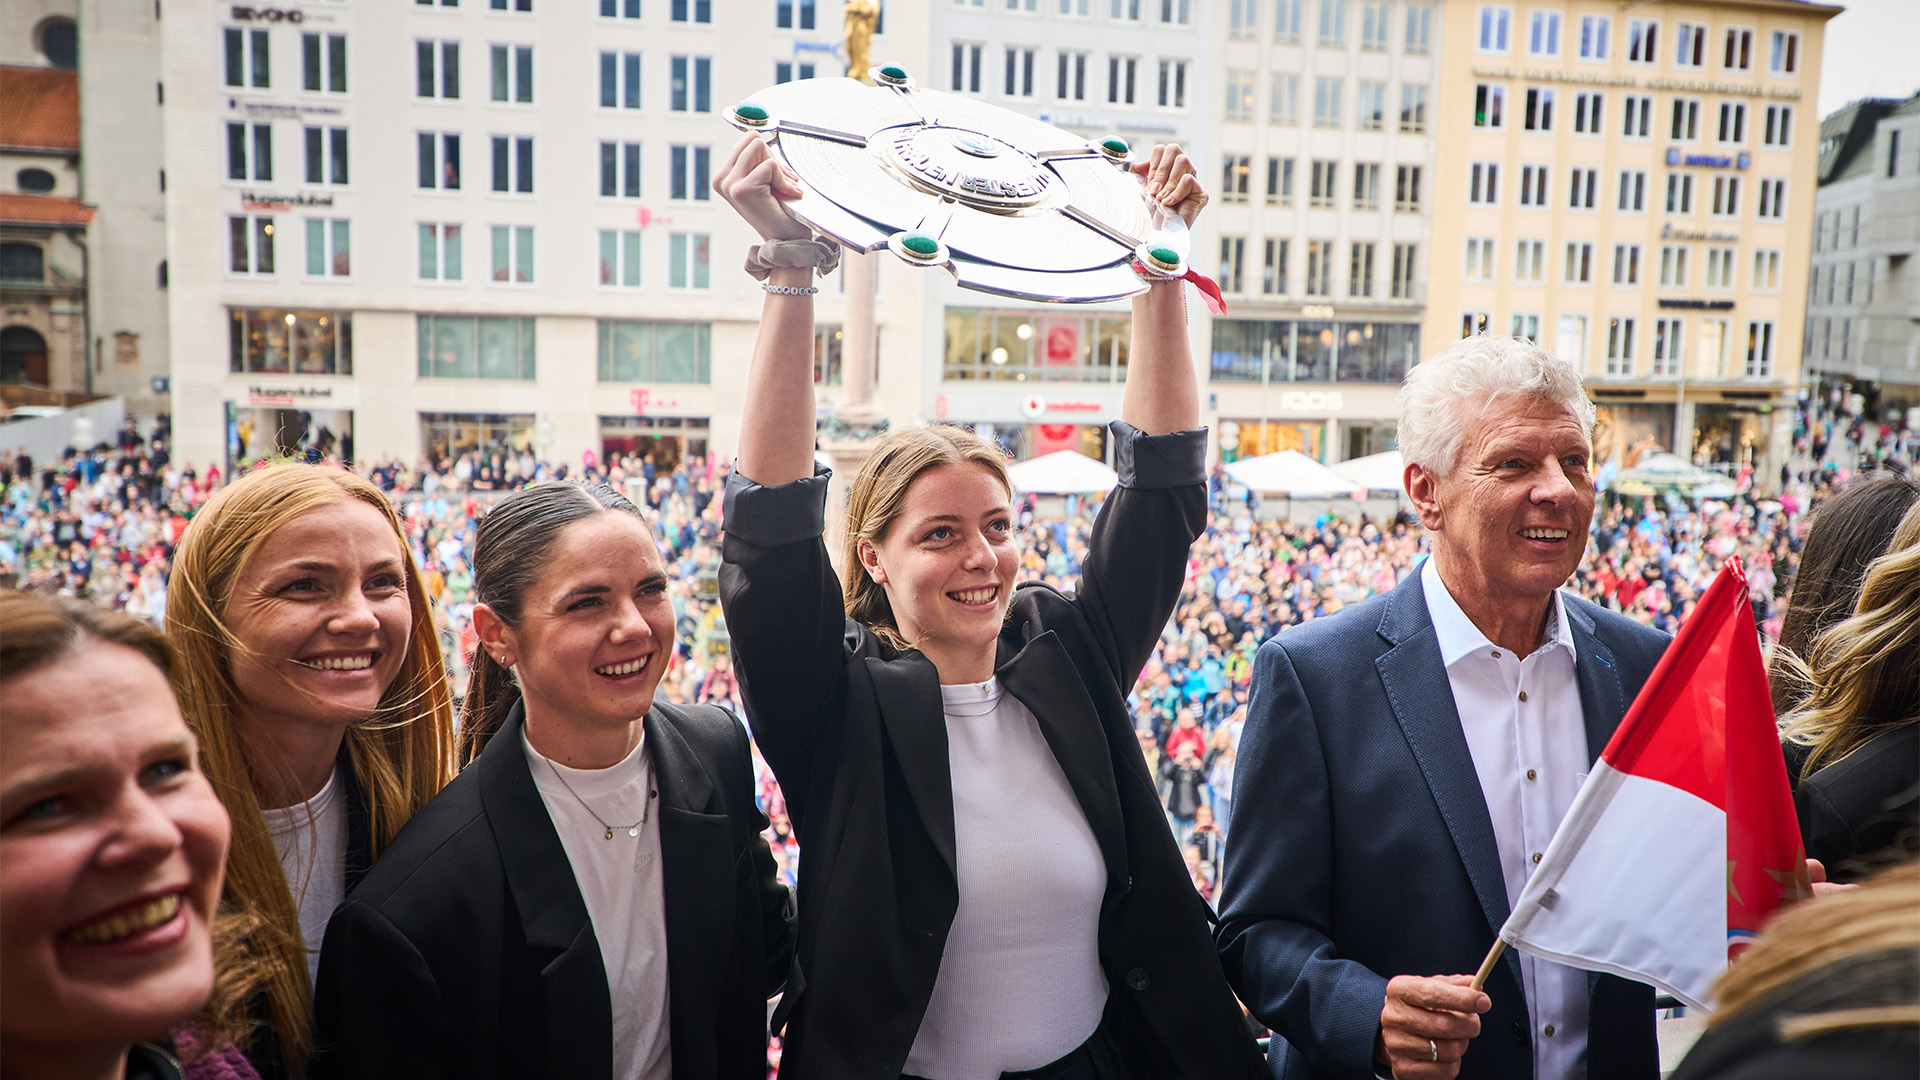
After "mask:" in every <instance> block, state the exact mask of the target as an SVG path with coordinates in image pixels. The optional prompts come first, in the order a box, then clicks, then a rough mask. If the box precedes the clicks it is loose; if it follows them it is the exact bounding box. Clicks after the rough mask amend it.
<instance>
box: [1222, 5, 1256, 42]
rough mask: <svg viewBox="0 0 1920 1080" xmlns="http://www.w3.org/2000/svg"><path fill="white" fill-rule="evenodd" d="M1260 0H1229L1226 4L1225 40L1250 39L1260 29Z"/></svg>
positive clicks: (1252, 38)
mask: <svg viewBox="0 0 1920 1080" xmlns="http://www.w3.org/2000/svg"><path fill="white" fill-rule="evenodd" d="M1260 7H1261V0H1231V2H1230V3H1229V4H1228V5H1227V40H1228V41H1252V40H1254V36H1255V34H1256V33H1257V32H1258V31H1259V29H1260Z"/></svg>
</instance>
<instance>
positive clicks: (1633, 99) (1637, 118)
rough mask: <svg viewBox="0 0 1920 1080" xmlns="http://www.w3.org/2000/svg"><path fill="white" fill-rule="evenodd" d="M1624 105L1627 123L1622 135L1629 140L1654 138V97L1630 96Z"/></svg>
mask: <svg viewBox="0 0 1920 1080" xmlns="http://www.w3.org/2000/svg"><path fill="white" fill-rule="evenodd" d="M1622 104H1624V105H1625V106H1626V108H1625V109H1624V110H1623V112H1624V113H1625V116H1626V123H1625V125H1623V126H1622V128H1621V131H1620V134H1622V135H1625V136H1626V137H1627V138H1629V139H1646V138H1651V137H1652V136H1653V97H1652V95H1649V94H1628V95H1626V97H1625V98H1624V99H1623V102H1622Z"/></svg>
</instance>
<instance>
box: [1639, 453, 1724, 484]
mask: <svg viewBox="0 0 1920 1080" xmlns="http://www.w3.org/2000/svg"><path fill="white" fill-rule="evenodd" d="M1619 478H1620V479H1621V480H1623V481H1638V482H1639V483H1642V484H1652V485H1654V486H1655V487H1697V486H1699V485H1701V484H1710V483H1713V482H1715V481H1718V482H1721V483H1725V482H1726V479H1727V478H1726V477H1724V476H1721V475H1720V474H1719V473H1717V472H1713V471H1711V470H1709V469H1702V468H1699V467H1697V466H1695V465H1694V464H1693V463H1692V462H1690V461H1688V460H1687V459H1685V458H1683V457H1681V456H1680V455H1678V454H1667V453H1660V454H1648V455H1647V456H1646V457H1643V458H1641V459H1640V460H1639V462H1638V463H1636V464H1635V465H1634V466H1633V467H1632V468H1630V469H1622V470H1620V477H1619Z"/></svg>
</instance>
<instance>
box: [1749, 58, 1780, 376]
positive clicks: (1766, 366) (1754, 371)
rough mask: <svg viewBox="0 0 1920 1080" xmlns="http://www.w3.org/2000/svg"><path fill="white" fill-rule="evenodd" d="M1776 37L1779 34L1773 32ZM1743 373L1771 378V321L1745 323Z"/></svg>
mask: <svg viewBox="0 0 1920 1080" xmlns="http://www.w3.org/2000/svg"><path fill="white" fill-rule="evenodd" d="M1774 36H1775V37H1776V38H1777V37H1779V36H1780V35H1778V34H1775V35H1774ZM1745 375H1746V377H1747V378H1749V379H1771V378H1773V323H1772V322H1771V321H1765V322H1762V321H1755V322H1750V323H1748V324H1747V368H1746V372H1745Z"/></svg>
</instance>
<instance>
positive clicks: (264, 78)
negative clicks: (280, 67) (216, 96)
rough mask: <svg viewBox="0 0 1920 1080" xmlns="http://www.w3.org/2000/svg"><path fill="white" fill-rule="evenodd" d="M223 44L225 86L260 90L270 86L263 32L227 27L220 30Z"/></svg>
mask: <svg viewBox="0 0 1920 1080" xmlns="http://www.w3.org/2000/svg"><path fill="white" fill-rule="evenodd" d="M221 36H222V40H223V41H224V43H225V45H226V76H227V78H226V84H227V85H228V86H244V87H252V88H254V89H256V90H264V89H267V88H268V87H271V86H272V85H273V62H272V53H271V51H270V50H269V49H268V48H267V32H266V31H265V30H242V29H240V28H239V27H237V26H229V27H227V28H226V29H225V30H224V31H222V35H221Z"/></svg>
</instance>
